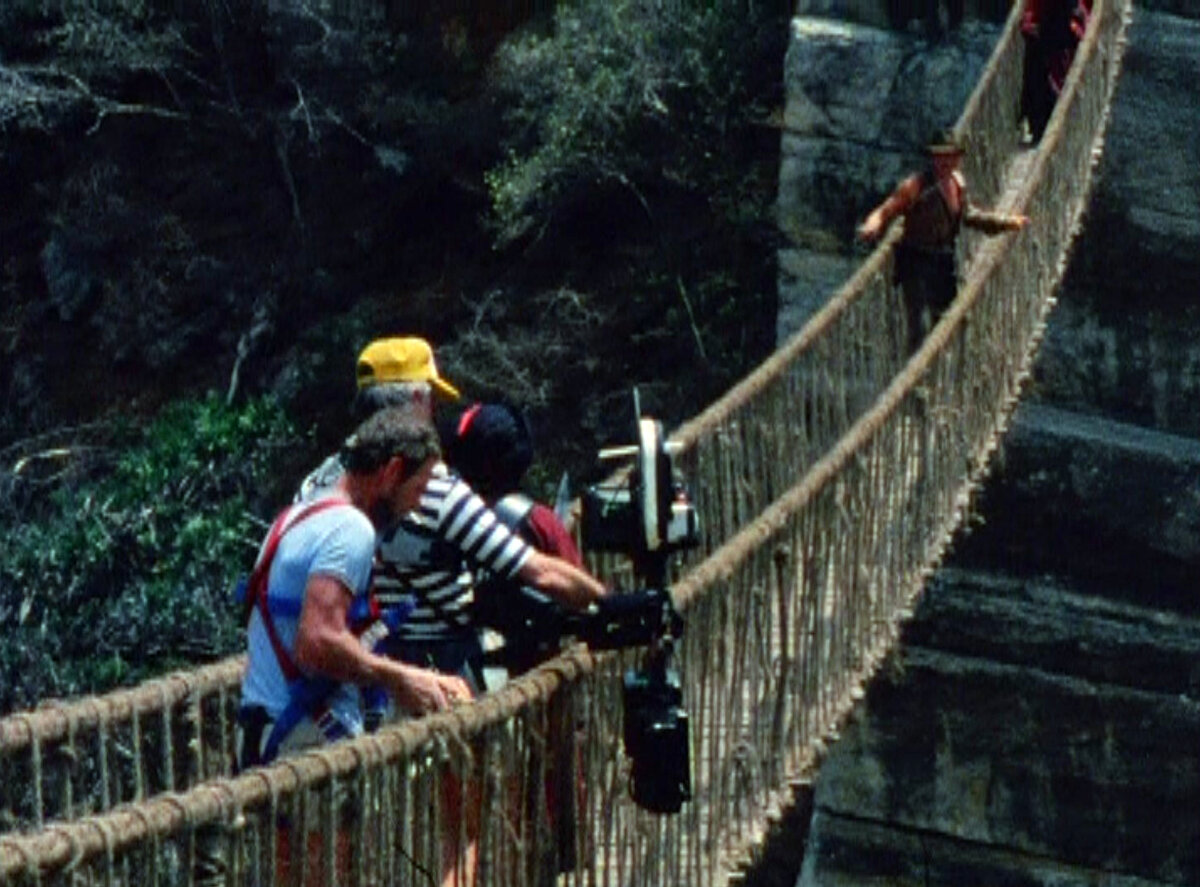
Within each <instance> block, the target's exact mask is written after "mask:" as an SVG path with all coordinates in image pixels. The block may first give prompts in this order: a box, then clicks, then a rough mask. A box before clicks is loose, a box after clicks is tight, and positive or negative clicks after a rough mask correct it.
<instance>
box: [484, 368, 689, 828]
mask: <svg viewBox="0 0 1200 887" xmlns="http://www.w3.org/2000/svg"><path fill="white" fill-rule="evenodd" d="M634 411H635V417H636V431H637V443H636V444H633V445H631V446H622V447H615V448H610V449H605V450H602V451H601V452H600V461H601V463H608V464H611V463H613V462H618V461H624V462H627V463H628V464H624V465H621V466H619V467H618V470H615V471H614V473H613V475H612V478H613V479H610V480H606V481H603V482H601V483H598V484H595V485H592V486H590V487H588V488H587V490H586V491H585V492H584V494H583V497H582V515H581V535H582V537H583V543H584V547H585V548H587V549H589V550H591V551H603V552H612V553H617V554H624V555H628V556H629V557H630V558H631V560H632V561H633V567H634V572H635V574H636V576H637V579H638V584H639V586H641V587H640V588H638V589H637V590H633V591H627V592H621V593H616V594H611V595H609V596H607V597H605V598H604V599H602V600H601V601H600V602H599V603H598V604H595V605H593V606H592V607H591V608H589V610H587V611H586V612H582V613H577V612H572V611H569V610H566V609H564V608H562V607H560V606H559V605H557V604H556V603H555V602H554V601H552V600H551V599H550V598H548V597H546V596H545V595H543V594H542V593H541V592H539V591H537V590H535V589H532V588H529V587H526V586H519V587H512V586H510V587H508V588H507V589H505V590H503V591H500V593H496V592H497V591H498V590H491V589H484V590H481V593H477V594H476V597H475V601H476V603H475V611H474V618H475V621H476V623H477V624H479V625H483V626H485V627H487V628H491V629H494V630H495V631H498V632H499V633H500V634H502V635H503V636H504V646H503V647H502V648H501V650H500V651H499V657H498V659H496V660H493V661H496V662H497V663H498V664H500V665H505V666H507V667H508V668H509V669H510V670H515V671H523V670H525V669H526V668H528V667H531V666H532V665H535V664H537V663H538V662H543V661H545V660H547V659H550V658H552V657H553V656H554V655H556V654H557V653H558V652H559V651H560V650H561V647H562V643H563V641H564V640H567V639H569V638H574V639H576V640H578V641H582V642H583V643H585V644H587V646H588V647H589V648H590V649H592V650H620V649H628V648H633V647H647V648H648V649H647V653H646V660H645V663H644V665H643V666H642V667H641V668H638V669H631V670H630V671H628V672H627V673H626V674H625V676H624V684H623V687H622V703H623V710H624V742H625V752H626V754H627V755H628V756H629V758H630V761H631V765H632V766H631V785H630V792H631V794H632V796H633V800H634V801H635V802H636V803H637V804H639V805H640V806H642V807H643V808H645V809H647V810H651V811H654V812H658V813H677V812H678V811H679V809H680V807H681V806H682V805H683V802H684V801H686V800H688V798H690V797H691V767H690V749H689V743H688V715H687V712H686V711H685V710H684V707H683V688H682V684H681V682H680V679H679V674H678V672H677V671H676V670H675V669H674V668H672V667H671V656H672V654H673V652H674V648H675V644H676V643H677V641H678V640H679V638H680V637H681V636H682V634H683V619H682V617H681V616H680V615H679V613H678V611H677V610H676V609H675V605H674V602H673V601H672V600H671V596H670V594H669V593H668V592H667V591H666V585H667V564H668V561H669V558H670V556H671V554H672V553H673V552H676V551H679V550H681V549H683V548H687V547H691V546H694V545H695V544H697V542H698V541H699V531H698V521H697V518H696V511H695V508H694V507H693V505H692V503H691V502H690V500H689V499H688V495H687V491H686V489H685V487H684V485H683V483H682V481H681V479H680V477H679V475H678V474H677V473H676V470H675V466H674V464H673V462H672V459H671V456H672V450H673V447H672V446H671V445H670V444H669V443H668V442H667V441H666V440H665V439H664V437H663V431H662V426H661V425H660V424H659V423H658V422H657V421H655V420H653V419H649V418H643V417H642V416H641V411H640V407H639V405H638V402H637V392H636V391H635V392H634ZM497 515H498V517H500V518H501V519H502V520H504V519H505V517H504V515H503V514H502V513H501V512H499V511H498V512H497Z"/></svg>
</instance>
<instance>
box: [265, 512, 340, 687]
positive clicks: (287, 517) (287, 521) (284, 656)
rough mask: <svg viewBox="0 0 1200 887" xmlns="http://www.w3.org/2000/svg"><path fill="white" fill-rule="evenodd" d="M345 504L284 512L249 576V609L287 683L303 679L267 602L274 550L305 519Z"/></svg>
mask: <svg viewBox="0 0 1200 887" xmlns="http://www.w3.org/2000/svg"><path fill="white" fill-rule="evenodd" d="M346 504H348V502H347V501H346V500H345V499H343V498H341V497H340V496H334V497H331V498H328V499H321V500H320V501H318V502H313V503H312V504H310V505H306V506H304V507H303V508H300V509H299V510H297V509H296V506H292V507H291V508H285V509H284V510H283V511H282V512H280V514H279V516H278V517H277V518H275V523H273V524H271V531H270V533H268V534H267V544H266V545H265V546H263V553H262V557H260V558H259V559H258V563H256V564H255V565H254V571H253V572H252V573H251V574H250V581H249V583H248V585H247V588H246V596H247V601H248V603H249V604H250V606H252V607H257V608H258V614H259V616H261V617H262V623H263V628H265V629H266V630H267V638H268V639H269V640H270V641H271V648H272V649H273V650H274V651H275V658H276V659H278V660H279V670H280V671H282V672H283V677H284V680H286V681H287V682H288V683H291V682H292V681H294V680H296V679H297V678H298V677H300V669H299V668H298V667H297V666H296V663H295V662H294V661H293V660H292V657H291V654H289V653H288V650H287V647H285V646H284V645H283V640H282V639H281V638H280V637H279V631H278V630H277V629H276V628H275V620H274V618H273V617H272V616H271V607H270V605H269V603H268V601H267V579H268V577H269V576H270V573H271V561H273V560H274V559H275V550H276V549H277V548H279V540H280V539H282V538H283V534H284V533H286V532H287V531H288V530H290V529H291V528H292V527H294V526H296V524H298V523H300V521H302V520H304V519H305V518H309V517H312V516H313V515H314V514H317V513H318V512H321V511H324V510H325V509H327V508H332V507H333V506H335V505H346Z"/></svg>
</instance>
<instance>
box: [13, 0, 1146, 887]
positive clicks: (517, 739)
mask: <svg viewBox="0 0 1200 887" xmlns="http://www.w3.org/2000/svg"><path fill="white" fill-rule="evenodd" d="M1018 15H1019V8H1014V11H1013V13H1012V15H1010V17H1009V20H1008V22H1007V24H1006V27H1005V29H1004V31H1003V34H1002V36H1001V38H1000V40H999V42H998V44H997V46H996V49H995V52H994V54H993V56H992V58H991V60H990V62H989V64H988V66H987V68H986V69H985V71H984V74H983V76H982V77H981V79H980V81H979V83H978V84H977V85H976V87H975V90H974V92H973V93H972V96H971V98H970V100H969V102H968V104H967V107H966V108H965V109H964V111H963V113H962V115H961V117H960V119H959V121H958V124H957V127H956V130H957V132H958V134H959V135H960V136H961V137H964V138H965V139H966V140H967V141H968V142H969V143H970V144H971V146H972V150H971V152H970V153H969V154H968V155H967V157H966V158H965V163H964V169H965V173H966V176H967V179H968V181H970V182H971V183H972V190H973V193H974V194H975V195H976V196H977V198H978V199H979V200H980V202H981V203H986V204H990V205H994V206H998V207H1000V208H1004V209H1008V210H1010V211H1014V212H1022V213H1025V214H1027V215H1028V216H1030V218H1031V220H1032V221H1031V224H1030V226H1029V227H1028V228H1027V229H1026V230H1025V231H1024V232H1022V233H1020V234H1012V235H1006V236H1004V237H999V238H993V239H989V240H983V239H980V238H977V237H976V236H973V235H970V234H968V233H966V232H964V234H963V235H962V236H961V237H960V247H959V249H960V256H959V260H960V263H961V264H960V267H961V268H962V269H963V274H962V279H963V281H964V283H963V285H962V286H961V288H960V291H959V294H958V297H957V299H956V300H955V302H954V304H953V305H952V306H951V308H950V309H949V310H948V311H947V312H946V313H945V314H944V315H943V317H942V318H941V320H940V321H939V322H938V324H937V326H936V327H935V328H934V329H933V330H932V331H931V332H930V334H929V335H928V336H927V338H926V340H925V341H924V343H923V344H922V345H921V347H920V349H919V350H918V351H917V352H916V353H915V354H912V355H910V354H909V353H908V349H907V341H906V336H905V334H904V329H903V327H904V316H905V313H904V307H903V305H902V303H901V299H900V294H899V293H898V292H897V291H896V290H895V288H894V287H893V285H892V282H891V281H892V264H893V248H894V245H895V243H896V240H897V238H898V232H896V231H893V232H891V233H890V234H889V235H888V236H887V237H886V238H885V239H884V241H883V242H882V243H881V244H880V246H879V247H878V248H877V249H876V250H875V251H874V252H873V253H872V254H871V255H870V256H869V257H868V258H867V259H866V260H865V261H864V262H863V264H862V265H861V266H860V267H859V268H858V270H857V271H856V272H855V273H854V275H853V276H852V277H851V278H850V279H849V280H848V281H847V282H846V284H845V285H844V286H843V287H842V288H841V289H840V290H839V291H838V292H836V293H835V294H833V296H832V297H831V298H830V299H829V300H828V302H827V303H826V305H825V307H824V308H823V309H822V310H821V311H820V312H819V313H817V314H816V315H815V316H814V317H813V318H812V319H811V320H810V321H809V323H808V324H807V325H806V326H805V327H804V329H802V330H801V331H800V332H799V333H797V334H796V335H795V336H794V337H792V338H791V339H790V340H789V341H787V342H786V343H785V344H784V345H783V346H782V347H781V348H780V349H779V350H778V351H777V352H776V353H775V354H773V355H772V356H771V357H770V358H769V359H767V360H766V361H765V362H764V363H763V364H762V365H760V366H759V367H758V368H757V369H755V370H754V371H753V372H752V373H751V374H750V375H748V376H747V377H746V378H745V379H743V380H742V381H741V382H740V383H738V384H737V385H736V386H735V387H734V388H733V389H731V390H730V391H729V392H728V393H727V394H726V396H724V397H723V398H721V399H720V400H719V401H717V402H715V403H714V404H712V405H711V406H710V407H709V408H708V409H707V410H705V411H704V412H703V413H702V414H701V415H699V416H697V417H696V418H694V419H693V420H691V421H689V422H687V423H686V424H684V425H683V426H682V427H680V428H678V429H677V430H676V431H675V432H674V434H673V435H672V440H673V441H674V444H675V445H676V446H677V447H678V453H679V455H678V456H677V459H678V462H679V464H680V465H681V467H682V468H683V470H684V473H685V475H686V476H687V477H688V478H689V482H690V486H691V488H692V490H693V493H694V498H695V505H696V508H697V510H698V513H699V519H700V524H701V527H702V528H703V534H704V539H703V542H702V546H701V547H700V548H699V549H697V550H695V551H691V552H688V553H687V556H686V561H685V562H684V563H683V564H682V565H681V566H680V567H679V572H678V574H677V576H678V578H677V581H675V582H674V584H673V585H672V587H671V594H672V595H673V597H674V600H675V602H676V605H677V606H678V608H679V609H680V610H681V611H682V612H683V614H684V617H685V619H686V621H687V631H686V634H685V635H684V637H683V639H682V641H681V643H680V646H679V649H678V651H677V665H678V668H679V671H680V674H681V677H682V680H683V687H684V696H685V699H686V700H687V705H688V708H689V710H690V712H691V726H690V735H691V744H692V747H691V761H692V783H693V784H692V799H691V801H689V802H688V803H687V804H685V805H684V807H683V810H682V812H681V813H679V814H677V815H673V816H660V815H654V814H651V813H647V812H645V811H643V810H641V809H639V808H638V807H637V806H635V805H634V804H633V803H632V801H631V800H630V799H629V792H628V778H629V764H628V761H627V760H626V759H625V758H624V756H623V754H622V751H621V745H622V743H621V736H622V725H621V715H620V710H621V675H622V673H623V672H624V670H625V669H627V668H628V667H630V666H631V665H632V664H633V663H634V662H635V658H636V655H637V653H636V651H626V652H617V653H612V652H608V653H596V654H593V653H590V652H588V651H587V650H585V649H584V648H582V647H576V648H572V649H570V650H568V651H566V652H565V653H563V654H562V655H561V656H559V657H557V658H556V659H554V660H552V661H551V662H548V663H546V664H544V665H542V666H540V667H538V668H537V669H535V670H534V671H532V672H530V673H529V674H527V675H524V676H522V677H520V678H518V679H516V680H514V681H512V682H510V683H509V684H507V685H505V686H504V687H502V688H501V689H499V690H497V691H495V692H493V693H489V694H487V695H486V696H484V697H482V698H480V699H479V700H477V701H476V702H475V703H473V704H471V705H469V706H465V707H461V708H458V709H454V710H451V711H448V712H444V713H441V714H438V715H434V716H430V717H426V718H421V719H418V720H411V721H405V722H402V723H397V724H394V725H391V726H387V727H385V728H383V729H381V730H380V731H379V732H377V733H374V734H371V735H367V736H364V737H361V738H359V739H355V740H352V741H346V742H342V743H338V744H334V745H330V746H325V747H322V748H320V749H316V750H313V751H310V752H307V753H304V754H301V755H298V756H295V757H290V758H287V759H284V760H280V761H279V762H277V763H275V764H274V765H272V766H269V767H265V768H261V769H257V770H253V771H251V772H247V773H244V774H241V775H238V776H234V775H233V774H232V771H231V762H232V759H233V741H234V740H233V726H234V720H235V713H236V709H237V702H238V686H239V683H240V679H241V672H242V667H243V664H244V663H243V660H242V659H240V658H236V659H232V660H229V661H226V662H222V663H218V664H216V665H212V666H207V667H203V668H198V669H196V670H193V671H186V672H179V673H176V674H172V675H169V676H167V677H164V678H160V679H157V680H153V681H150V682H147V683H145V684H142V685H140V686H138V687H135V688H132V689H128V690H122V691H119V692H114V693H111V694H108V695H105V696H99V697H92V698H85V699H81V700H74V701H63V702H56V703H50V704H47V705H44V706H42V707H40V708H39V709H37V710H35V711H32V712H27V713H22V714H16V715H12V716H9V717H7V718H4V719H3V720H0V818H3V823H2V827H3V834H2V835H0V881H2V882H4V883H10V882H11V883H14V884H26V883H27V884H105V885H110V884H111V885H134V884H136V885H139V887H151V885H160V884H161V885H167V884H172V885H173V884H189V885H190V884H222V885H224V884H228V885H243V884H246V885H249V884H255V885H262V884H275V883H290V884H306V885H307V884H327V885H334V884H354V885H382V884H389V885H391V884H400V885H407V884H429V883H432V882H436V881H438V880H439V878H438V876H437V873H438V872H439V871H440V860H441V858H442V855H443V851H444V850H445V849H446V846H445V842H448V841H449V842H455V843H457V844H458V845H460V847H464V848H465V846H466V845H467V843H468V842H469V841H470V840H471V839H472V838H471V837H469V836H473V838H474V843H475V845H476V853H477V860H478V861H477V874H476V879H477V880H476V883H479V884H486V885H529V884H544V883H557V884H567V885H575V884H580V885H582V884H588V885H596V884H602V885H630V887H636V885H655V887H657V885H662V884H687V885H708V884H728V883H731V882H734V881H736V880H737V879H738V877H739V874H738V873H739V872H740V871H742V870H743V869H744V867H745V866H746V865H747V864H748V862H750V861H752V859H753V856H754V852H755V850H756V848H758V847H759V846H760V845H761V843H762V839H763V836H764V835H765V833H766V830H767V828H768V827H769V825H770V823H771V822H772V821H773V820H774V819H775V818H776V817H778V815H779V814H780V812H781V811H782V810H783V809H784V808H785V807H786V806H787V804H788V803H789V800H790V798H791V796H792V792H793V790H794V787H795V786H796V785H798V784H800V783H801V782H802V781H804V780H811V779H812V777H813V776H814V775H815V773H816V772H817V771H818V769H819V767H820V764H821V760H822V755H823V751H824V749H825V748H826V747H827V745H828V744H829V743H830V742H831V741H832V739H834V738H835V737H836V735H837V731H838V727H839V724H840V723H841V722H842V720H843V719H844V718H845V717H846V716H847V714H848V713H849V712H850V711H851V709H852V708H853V706H854V705H855V702H856V700H857V699H858V698H859V697H860V696H861V692H862V687H863V685H864V684H865V682H866V681H868V680H869V679H870V677H871V675H872V673H873V672H874V670H875V669H876V668H877V667H878V666H879V665H880V663H881V662H882V660H883V658H884V657H885V655H886V654H887V653H888V651H889V649H890V648H891V647H892V645H893V644H894V642H895V640H896V637H897V635H898V632H899V629H900V627H901V625H902V624H903V622H904V621H905V619H906V618H907V617H908V615H909V614H910V613H911V610H912V607H913V606H914V604H915V602H916V599H917V597H918V595H919V594H920V591H921V588H922V586H923V583H924V580H925V579H926V577H927V576H928V574H929V573H930V571H931V570H932V569H933V568H934V567H935V566H936V565H937V563H938V562H939V560H940V558H941V556H942V554H943V552H944V550H945V548H946V546H947V544H948V542H949V540H950V538H951V536H952V534H953V533H954V531H955V529H956V528H957V527H958V525H959V524H960V523H961V521H962V520H963V517H964V515H965V512H966V510H967V509H968V507H969V504H970V498H971V494H972V491H973V490H974V488H975V487H976V485H977V484H978V483H979V482H980V480H981V478H982V476H983V474H984V472H985V471H986V468H987V464H988V459H989V456H990V454H991V453H992V451H993V450H994V448H995V447H996V445H997V442H998V440H999V438H1000V436H1001V435H1002V433H1003V431H1004V429H1005V425H1006V422H1007V420H1008V418H1009V415H1010V413H1011V411H1012V409H1013V408H1014V406H1015V404H1016V401H1017V398H1018V397H1019V394H1020V391H1021V386H1022V383H1023V381H1024V379H1025V378H1026V376H1027V373H1028V371H1029V367H1030V364H1031V361H1032V358H1033V355H1034V353H1035V351H1036V348H1037V344H1038V341H1039V338H1040V336H1041V334H1042V331H1043V327H1044V323H1045V319H1046V315H1047V313H1048V311H1049V309H1050V306H1051V304H1052V302H1053V293H1054V290H1055V287H1056V285H1057V283H1058V281H1059V280H1060V278H1061V276H1062V273H1063V271H1064V269H1065V265H1066V260H1067V257H1068V253H1069V250H1070V246H1071V241H1072V238H1073V236H1074V235H1075V233H1076V230H1077V227H1078V225H1079V221H1080V217H1081V215H1082V212H1083V210H1084V207H1085V206H1086V203H1087V198H1088V191H1089V187H1090V183H1091V176H1092V171H1093V169H1094V166H1095V164H1096V161H1097V159H1098V156H1099V152H1100V150H1101V147H1102V145H1103V138H1104V131H1105V126H1106V123H1107V118H1108V113H1109V106H1110V101H1111V96H1112V92H1113V88H1114V86H1115V83H1116V80H1117V77H1118V74H1119V70H1120V63H1121V55H1122V50H1123V43H1124V35H1125V30H1126V26H1127V23H1128V18H1129V15H1130V5H1129V0H1096V3H1095V6H1094V9H1093V16H1092V20H1091V24H1090V26H1089V30H1088V33H1087V35H1086V38H1085V39H1084V41H1083V42H1082V43H1081V45H1080V47H1079V50H1078V53H1077V55H1076V59H1075V63H1074V66H1073V68H1072V71H1071V74H1070V77H1069V78H1068V81H1067V84H1066V86H1065V88H1064V90H1063V93H1062V95H1061V96H1060V99H1059V103H1058V106H1057V108H1056V110H1055V113H1054V116H1053V118H1052V119H1051V122H1050V125H1049V127H1048V129H1047V131H1046V133H1045V135H1044V136H1043V138H1042V139H1041V141H1040V143H1039V144H1038V146H1037V147H1036V148H1035V149H1025V148H1022V147H1021V145H1020V143H1019V132H1018V130H1017V128H1016V126H1015V106H1016V97H1017V96H1018V95H1019V94H1020V86H1021V68H1022V52H1023V46H1022V41H1021V38H1020V34H1019V32H1018V29H1017V19H1018ZM564 770H567V771H570V772H567V773H564V772H563V771H564ZM464 787H466V788H464ZM456 789H459V790H463V791H465V792H469V793H470V799H469V800H468V799H465V798H463V799H460V800H461V803H460V804H459V815H457V816H454V817H450V818H447V817H446V815H445V811H446V809H448V808H447V805H446V804H445V803H444V801H445V798H446V797H447V795H448V793H451V792H453V791H454V790H456ZM548 794H551V795H555V796H556V802H555V803H556V804H557V805H558V808H559V812H558V814H557V815H556V816H552V814H551V812H549V807H550V806H552V805H549V804H547V803H544V802H539V801H538V800H537V799H541V798H545V797H547V795H548ZM566 809H570V810H571V811H572V812H573V815H572V816H570V817H569V819H570V820H571V821H572V823H573V825H574V828H573V829H571V830H570V834H568V835H566V836H565V838H564V835H563V830H562V829H561V828H560V827H559V826H560V825H561V821H560V822H555V821H553V820H554V819H556V818H557V819H558V820H562V818H563V812H562V811H563V810H566ZM564 840H565V841H566V842H567V843H568V844H569V846H568V847H566V848H565V849H564V847H563V846H562V844H563V841H564ZM555 856H559V857H563V856H565V857H568V858H571V860H572V863H571V865H567V866H555V865H553V863H551V864H550V865H549V866H548V865H547V862H546V860H547V859H548V858H549V859H551V860H553V859H554V857H555ZM561 868H568V869H569V870H568V871H565V872H560V871H558V869H561Z"/></svg>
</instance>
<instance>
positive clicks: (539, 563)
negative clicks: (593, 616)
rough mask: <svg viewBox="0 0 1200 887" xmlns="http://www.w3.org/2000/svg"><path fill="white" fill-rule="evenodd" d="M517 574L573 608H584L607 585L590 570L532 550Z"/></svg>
mask: <svg viewBox="0 0 1200 887" xmlns="http://www.w3.org/2000/svg"><path fill="white" fill-rule="evenodd" d="M517 575H519V576H520V577H521V579H522V580H524V581H525V582H528V583H529V584H530V585H532V586H533V587H534V588H536V589H537V590H538V591H541V592H544V593H546V594H548V595H550V597H552V598H554V599H555V600H556V601H558V602H559V603H561V604H563V605H564V606H567V607H570V608H572V609H574V610H582V609H585V608H586V607H587V606H588V605H589V604H591V603H594V602H595V601H598V600H599V599H600V598H602V597H604V595H605V594H606V593H607V592H606V590H605V588H604V584H603V583H602V582H600V580H599V579H597V578H596V577H594V576H592V575H591V574H590V573H587V572H585V571H583V570H581V569H579V568H578V567H575V566H572V565H571V564H569V563H567V562H566V561H564V560H562V559H560V558H557V557H552V556H550V555H548V554H543V553H542V552H540V551H536V550H535V551H532V552H531V553H530V555H529V559H528V560H526V561H525V563H524V564H523V565H522V566H521V569H520V570H519V571H518V574H517Z"/></svg>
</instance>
